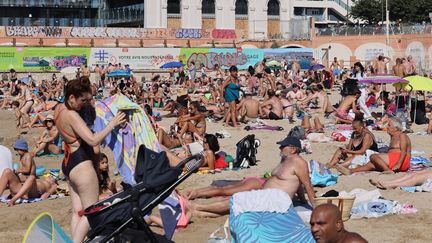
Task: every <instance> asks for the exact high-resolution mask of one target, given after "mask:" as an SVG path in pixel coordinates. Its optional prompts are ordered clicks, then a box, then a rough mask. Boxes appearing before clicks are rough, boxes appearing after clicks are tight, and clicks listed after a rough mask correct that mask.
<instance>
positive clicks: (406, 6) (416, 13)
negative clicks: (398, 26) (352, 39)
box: [350, 0, 432, 23]
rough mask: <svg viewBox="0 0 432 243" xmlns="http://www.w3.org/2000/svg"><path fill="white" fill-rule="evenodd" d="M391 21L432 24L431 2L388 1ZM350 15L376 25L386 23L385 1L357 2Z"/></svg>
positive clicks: (367, 0)
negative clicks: (430, 14)
mask: <svg viewBox="0 0 432 243" xmlns="http://www.w3.org/2000/svg"><path fill="white" fill-rule="evenodd" d="M388 7H389V11H390V21H397V20H399V19H400V20H402V22H403V23H419V22H422V21H426V22H430V18H429V13H430V12H432V1H431V0H411V1H408V2H407V1H406V0H388ZM350 15H351V16H352V17H353V18H357V19H361V20H364V21H367V22H368V23H376V22H379V21H382V20H384V21H385V0H355V1H354V5H353V6H352V8H351V13H350Z"/></svg>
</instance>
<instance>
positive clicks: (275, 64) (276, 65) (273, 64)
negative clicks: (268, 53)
mask: <svg viewBox="0 0 432 243" xmlns="http://www.w3.org/2000/svg"><path fill="white" fill-rule="evenodd" d="M266 66H267V67H280V66H282V64H281V63H280V62H278V61H276V60H273V61H270V62H266Z"/></svg>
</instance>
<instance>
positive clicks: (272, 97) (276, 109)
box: [259, 90, 283, 120]
mask: <svg viewBox="0 0 432 243" xmlns="http://www.w3.org/2000/svg"><path fill="white" fill-rule="evenodd" d="M267 95H268V97H269V98H268V100H266V101H264V102H263V103H262V104H261V105H260V106H259V113H260V117H261V118H267V119H270V120H281V119H283V105H282V102H281V101H280V100H279V98H278V97H276V93H275V91H273V90H269V91H267Z"/></svg>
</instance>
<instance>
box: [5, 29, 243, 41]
mask: <svg viewBox="0 0 432 243" xmlns="http://www.w3.org/2000/svg"><path fill="white" fill-rule="evenodd" d="M245 33H246V31H245V30H227V29H184V28H180V29H176V28H167V29H143V28H108V27H58V26H0V37H35V38H127V39H142V38H150V39H236V38H244V37H245Z"/></svg>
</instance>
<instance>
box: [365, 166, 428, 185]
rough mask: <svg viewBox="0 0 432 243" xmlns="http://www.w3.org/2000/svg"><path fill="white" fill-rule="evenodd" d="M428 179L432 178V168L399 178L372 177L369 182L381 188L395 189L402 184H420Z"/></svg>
mask: <svg viewBox="0 0 432 243" xmlns="http://www.w3.org/2000/svg"><path fill="white" fill-rule="evenodd" d="M427 180H432V170H423V171H417V172H411V173H408V174H405V175H404V176H402V177H401V178H399V179H394V180H388V181H379V180H373V179H370V180H369V182H370V183H371V184H372V185H373V186H376V187H377V188H379V189H382V190H386V189H395V188H398V187H402V186H420V185H422V184H423V183H425V182H426V181H427Z"/></svg>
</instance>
